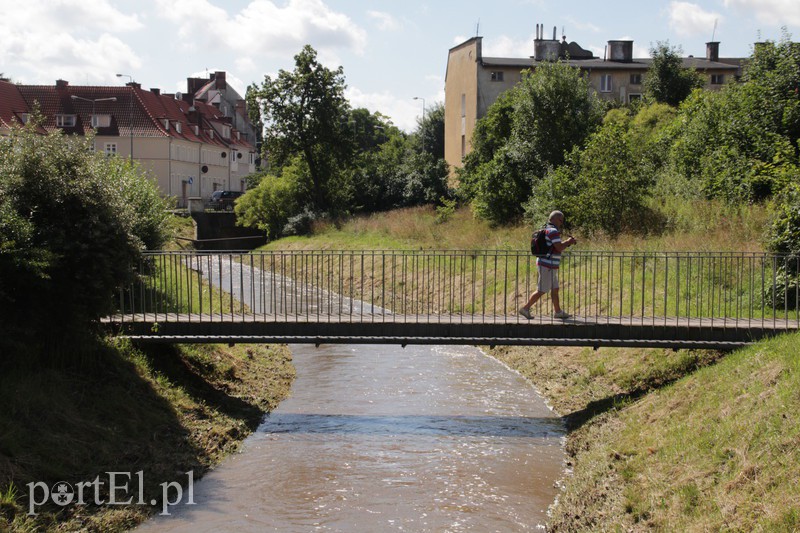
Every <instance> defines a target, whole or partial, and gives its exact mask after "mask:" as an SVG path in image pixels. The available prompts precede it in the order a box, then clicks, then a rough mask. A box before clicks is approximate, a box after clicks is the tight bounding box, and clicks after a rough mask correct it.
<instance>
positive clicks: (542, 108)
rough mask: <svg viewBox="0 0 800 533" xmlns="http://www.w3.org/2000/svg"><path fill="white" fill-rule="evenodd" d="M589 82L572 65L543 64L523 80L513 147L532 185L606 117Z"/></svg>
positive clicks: (513, 131)
mask: <svg viewBox="0 0 800 533" xmlns="http://www.w3.org/2000/svg"><path fill="white" fill-rule="evenodd" d="M603 114H604V107H603V104H602V103H601V102H600V100H599V99H598V98H597V97H596V96H595V95H594V92H592V91H590V90H589V82H588V79H587V78H586V77H585V76H583V75H582V74H581V72H580V71H579V70H578V69H576V68H574V67H571V66H570V65H569V64H567V63H565V62H562V61H557V62H554V63H543V64H541V65H539V66H537V67H536V70H535V71H534V72H533V73H532V74H530V75H528V76H525V77H524V78H523V80H522V82H521V83H520V85H519V95H518V97H517V99H516V102H515V109H514V123H513V126H512V128H513V129H512V134H511V140H510V141H511V143H512V144H513V146H514V151H515V152H516V154H517V157H518V158H519V159H520V164H521V165H522V166H523V168H524V169H525V170H524V172H525V173H526V174H527V175H528V176H529V177H530V179H531V181H532V182H533V181H537V180H538V179H541V178H542V177H543V176H544V175H545V174H547V171H548V170H549V169H550V168H553V167H556V166H558V165H560V164H561V163H563V162H564V158H565V156H566V154H567V153H569V152H570V151H571V150H572V148H573V147H574V146H581V145H582V144H583V143H584V141H585V140H586V139H587V138H588V137H589V135H591V134H592V132H593V131H594V130H595V129H597V127H598V126H599V125H600V123H601V122H602V119H603Z"/></svg>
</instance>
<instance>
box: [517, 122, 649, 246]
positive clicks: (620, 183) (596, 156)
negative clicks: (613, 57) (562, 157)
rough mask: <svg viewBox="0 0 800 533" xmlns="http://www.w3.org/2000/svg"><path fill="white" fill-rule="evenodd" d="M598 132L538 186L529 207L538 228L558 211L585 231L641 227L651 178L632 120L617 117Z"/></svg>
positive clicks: (528, 211) (615, 232) (529, 216)
mask: <svg viewBox="0 0 800 533" xmlns="http://www.w3.org/2000/svg"><path fill="white" fill-rule="evenodd" d="M614 117H616V118H614V119H613V120H609V121H607V122H606V123H605V124H604V125H603V127H602V128H601V129H600V130H598V131H597V132H596V133H595V134H593V135H592V136H591V137H590V138H589V141H588V143H587V145H586V148H585V149H584V150H583V151H581V150H579V149H577V148H576V149H575V150H574V151H573V152H572V154H571V155H570V156H569V157H568V159H567V162H566V163H565V164H564V165H562V166H561V167H559V168H558V169H556V170H553V171H551V172H550V173H549V174H548V176H547V177H546V178H545V179H544V180H542V181H541V182H540V183H538V184H537V185H536V187H535V189H534V194H533V196H532V197H531V199H530V200H529V201H528V203H527V205H526V215H527V218H529V219H530V220H531V222H533V223H534V224H536V223H537V222H538V221H541V220H546V214H547V213H549V212H550V211H552V210H554V209H559V210H561V211H563V212H564V213H565V214H566V215H567V217H568V218H569V220H570V221H571V224H572V225H573V226H576V227H580V228H582V229H583V230H585V231H589V232H591V231H597V230H602V231H605V232H606V233H609V234H611V235H617V234H618V233H619V232H620V231H622V230H626V229H630V230H637V229H642V228H641V225H642V223H643V220H644V214H645V212H646V207H645V200H646V199H647V197H648V196H649V193H650V188H651V185H652V177H651V175H650V174H649V173H647V172H644V171H643V168H641V167H640V166H639V163H640V161H639V160H637V159H636V158H635V157H634V149H633V140H632V138H631V137H630V136H629V135H628V133H627V131H626V126H627V121H626V120H619V118H620V117H618V116H617V114H615V115H614Z"/></svg>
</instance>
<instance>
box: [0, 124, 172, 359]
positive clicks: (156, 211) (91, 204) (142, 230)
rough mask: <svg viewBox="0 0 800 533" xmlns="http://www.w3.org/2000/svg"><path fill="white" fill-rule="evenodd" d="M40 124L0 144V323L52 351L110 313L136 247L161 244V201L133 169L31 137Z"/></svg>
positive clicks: (72, 145) (60, 140)
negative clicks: (52, 348)
mask: <svg viewBox="0 0 800 533" xmlns="http://www.w3.org/2000/svg"><path fill="white" fill-rule="evenodd" d="M38 120H39V119H38V118H37V117H34V118H33V119H32V121H31V123H30V124H29V126H27V127H26V128H24V129H15V130H13V131H12V132H11V134H10V136H9V137H7V138H3V139H0V230H1V231H0V310H2V311H0V312H1V313H2V314H3V315H4V316H2V317H0V321H2V322H3V323H4V325H5V326H7V327H8V328H10V329H11V330H12V331H14V332H15V333H16V334H18V335H20V336H21V337H22V338H24V339H26V341H27V342H30V343H32V344H36V345H41V344H43V343H49V344H51V345H58V344H59V343H63V342H64V339H65V338H70V337H74V338H77V337H82V336H84V334H85V333H86V332H90V331H92V330H93V329H94V328H93V325H96V324H97V320H98V319H99V318H100V317H102V316H105V315H107V314H109V313H111V312H112V311H113V309H114V301H115V300H114V296H115V294H116V292H117V290H118V289H119V288H120V287H122V286H123V285H124V284H126V283H127V282H128V281H129V280H130V279H131V277H132V276H133V274H134V268H135V266H136V265H137V264H138V262H139V258H140V252H141V250H142V249H143V248H144V247H159V246H161V245H162V244H163V242H164V239H165V237H166V234H165V230H164V229H163V228H164V227H165V226H166V225H165V224H164V220H165V219H166V216H167V214H166V212H165V211H166V207H167V205H168V204H167V203H166V202H165V201H164V200H162V199H161V198H160V196H159V194H158V191H157V190H156V188H155V185H154V183H153V182H152V181H150V180H147V179H146V178H144V177H143V176H141V175H140V174H139V173H138V170H137V169H136V168H135V167H132V166H130V165H129V164H128V163H126V162H124V161H122V160H119V159H114V158H111V159H108V158H106V157H105V155H104V154H99V153H95V152H92V151H90V150H89V146H90V145H89V142H90V140H87V139H83V138H77V137H68V136H65V135H63V134H61V133H60V132H57V133H53V134H50V135H39V134H36V133H35V129H34V127H35V124H36V122H37V121H38ZM0 337H2V338H0V343H2V342H4V341H6V340H8V337H9V336H8V335H2V336H0Z"/></svg>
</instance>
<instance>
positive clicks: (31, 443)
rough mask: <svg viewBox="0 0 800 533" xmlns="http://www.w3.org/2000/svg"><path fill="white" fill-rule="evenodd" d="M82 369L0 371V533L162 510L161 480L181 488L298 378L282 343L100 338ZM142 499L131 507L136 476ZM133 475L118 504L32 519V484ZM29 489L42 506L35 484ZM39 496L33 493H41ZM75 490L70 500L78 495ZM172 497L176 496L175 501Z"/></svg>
mask: <svg viewBox="0 0 800 533" xmlns="http://www.w3.org/2000/svg"><path fill="white" fill-rule="evenodd" d="M82 363H83V364H82V365H81V366H80V367H70V366H64V367H60V368H48V367H40V366H37V367H25V366H24V365H21V366H18V367H16V368H6V369H4V370H5V371H4V372H2V373H0V405H2V406H3V408H2V409H0V481H2V483H0V531H2V530H9V529H10V530H12V531H42V530H58V531H77V530H81V531H123V530H127V529H129V528H131V527H133V526H135V525H136V524H138V523H140V522H141V521H142V520H144V519H146V518H147V517H149V516H150V515H152V514H153V513H155V512H161V509H162V508H161V503H162V487H161V486H160V485H161V484H162V483H165V482H181V483H182V484H184V485H185V484H186V481H187V475H186V474H185V473H186V472H188V471H192V472H193V477H194V480H197V479H199V478H200V477H201V476H202V475H203V473H204V472H205V471H206V470H208V469H209V468H211V467H213V466H214V465H215V464H217V463H219V462H220V461H221V460H222V458H223V457H224V456H226V455H228V454H230V453H231V452H233V451H235V450H236V449H237V448H238V446H239V445H240V444H241V442H242V440H243V439H244V438H245V437H246V436H247V435H249V434H250V433H252V432H253V431H254V430H255V429H256V428H257V427H258V425H259V423H260V421H261V420H262V419H263V417H264V414H265V413H266V412H268V411H270V410H272V409H273V408H274V407H275V406H277V404H278V403H279V402H280V401H281V399H283V398H285V397H286V396H287V395H288V394H289V387H290V384H291V381H292V379H293V377H294V368H293V366H292V364H291V354H290V352H289V350H288V348H287V347H286V346H235V347H233V348H229V347H227V346H218V345H196V346H150V347H146V348H138V347H135V346H133V345H131V344H130V343H127V342H116V341H113V340H106V341H102V342H101V344H100V345H99V346H97V348H96V351H95V352H94V353H92V354H91V355H90V357H89V359H84V360H83V362H82ZM140 471H141V472H142V474H141V478H142V479H143V480H144V483H143V485H144V488H143V495H144V498H143V501H144V502H147V503H150V502H151V500H154V501H155V502H156V504H155V505H137V503H138V500H139V499H140V498H139V486H138V481H139V479H140V478H139V477H138V476H137V474H136V473H137V472H140ZM108 472H123V473H130V476H122V477H119V478H118V482H117V485H118V486H119V485H121V484H126V483H128V484H129V486H128V487H127V490H120V491H118V492H117V494H116V501H125V500H127V499H128V498H130V497H133V499H134V502H133V504H132V505H124V506H120V505H116V506H115V505H102V506H98V505H95V504H94V502H95V501H96V500H97V499H98V498H97V496H96V495H95V493H94V488H93V487H90V488H88V489H87V490H86V491H85V497H84V500H85V501H86V503H87V505H66V506H63V507H59V506H57V505H54V504H53V503H52V501H51V500H50V501H48V503H47V504H44V505H42V506H40V507H36V508H35V509H34V510H35V512H36V513H37V515H36V516H29V511H30V507H29V505H30V502H29V499H28V495H29V490H30V489H29V487H28V486H26V485H27V483H30V482H43V483H45V484H46V485H47V487H52V486H53V484H54V483H56V482H60V481H66V482H67V483H69V484H70V486H71V487H72V488H73V491H77V483H79V482H90V481H92V480H94V479H95V478H96V477H98V476H99V478H100V480H101V482H102V483H104V485H103V486H101V487H100V492H99V500H102V501H104V502H108V501H109V497H110V495H109V493H108V485H109V478H108V474H107V473H108ZM36 490H39V492H37V493H36V494H35V499H36V500H37V501H43V500H45V499H47V498H45V495H44V494H43V492H44V490H43V489H41V490H40V489H36ZM40 492H41V493H40ZM76 497H77V496H76ZM172 497H173V498H174V496H172Z"/></svg>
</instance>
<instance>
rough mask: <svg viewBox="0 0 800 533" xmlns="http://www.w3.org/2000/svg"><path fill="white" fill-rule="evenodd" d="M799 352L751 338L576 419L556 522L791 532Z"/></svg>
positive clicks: (797, 343) (563, 525) (793, 346)
mask: <svg viewBox="0 0 800 533" xmlns="http://www.w3.org/2000/svg"><path fill="white" fill-rule="evenodd" d="M798 354H800V335H797V334H792V335H786V336H783V337H780V338H776V339H773V340H770V341H766V342H762V343H759V344H757V345H754V346H752V347H750V348H747V349H744V350H741V351H739V352H736V353H734V354H732V355H730V356H728V357H726V358H724V359H722V360H720V361H719V362H718V363H717V364H716V365H712V366H707V367H704V368H702V369H700V370H698V371H697V372H694V373H691V374H689V375H687V376H686V377H684V378H682V379H680V380H678V381H676V382H675V383H673V384H671V385H669V386H666V387H664V388H662V389H659V390H656V391H654V392H652V393H650V394H648V395H646V396H644V397H642V398H641V399H640V400H638V401H636V402H634V403H632V404H631V405H629V406H627V407H625V408H624V409H622V410H620V411H618V412H617V413H616V415H615V416H613V417H609V418H607V419H605V420H603V421H602V423H594V424H590V425H588V426H586V427H584V428H582V429H581V430H580V432H579V433H578V435H576V436H575V438H574V442H573V448H574V450H576V454H575V458H574V461H575V470H574V474H573V475H572V476H571V477H570V479H569V480H568V482H567V484H566V490H565V492H564V493H563V494H562V495H561V498H560V503H559V505H558V506H556V508H555V513H554V515H553V519H552V525H553V527H554V528H555V530H557V531H561V530H568V531H572V530H581V529H584V530H608V529H615V528H617V527H620V528H622V529H644V530H655V531H719V530H729V531H758V530H761V531H792V530H794V528H796V527H797V526H798V525H800V523H798V517H800V493H798V491H797V487H798V486H800V421H798V420H797V418H796V417H795V416H794V415H793V413H795V412H797V410H798V409H799V408H800V393H799V392H798V391H800V356H799V355H798Z"/></svg>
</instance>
